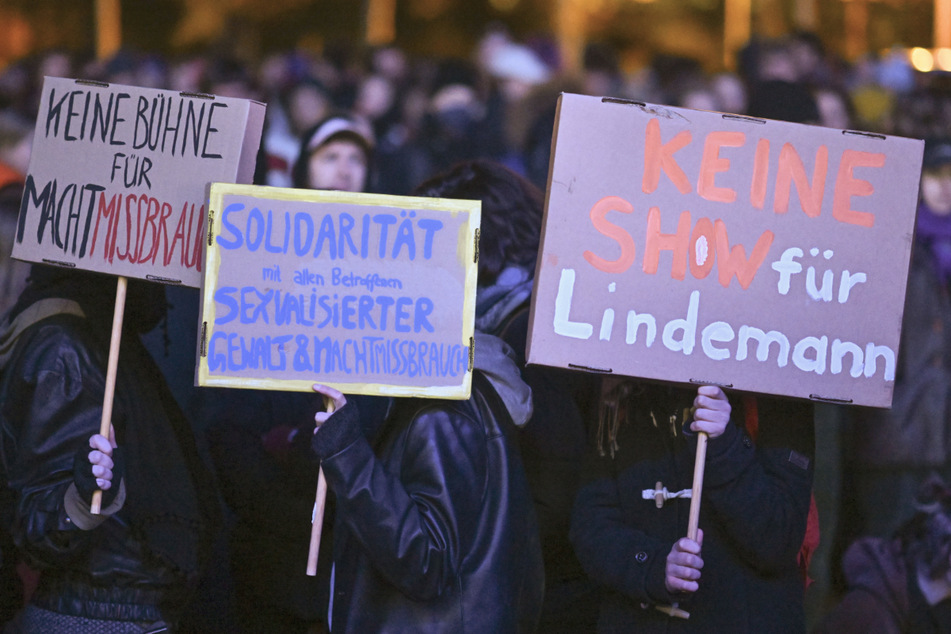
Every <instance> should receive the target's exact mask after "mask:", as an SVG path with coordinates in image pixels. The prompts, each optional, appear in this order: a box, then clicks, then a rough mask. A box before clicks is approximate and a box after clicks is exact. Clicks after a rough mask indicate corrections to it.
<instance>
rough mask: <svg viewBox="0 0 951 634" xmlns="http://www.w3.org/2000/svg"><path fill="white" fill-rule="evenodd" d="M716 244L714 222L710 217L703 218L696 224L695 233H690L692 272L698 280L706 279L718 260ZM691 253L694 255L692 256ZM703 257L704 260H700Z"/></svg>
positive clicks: (689, 254)
mask: <svg viewBox="0 0 951 634" xmlns="http://www.w3.org/2000/svg"><path fill="white" fill-rule="evenodd" d="M701 240H702V242H701ZM698 242H699V243H700V244H699V245H698V244H697V243H698ZM716 244H717V243H716V237H715V235H714V231H713V222H712V221H711V220H710V219H709V218H701V219H700V220H698V221H697V224H696V225H694V227H693V233H691V234H690V252H689V253H688V259H689V260H690V274H691V275H693V276H694V277H695V278H697V279H698V280H702V279H704V278H705V277H706V276H708V275H710V271H711V270H713V262H714V260H716V256H715V254H716V248H717V247H716ZM691 255H692V257H690V256H691ZM701 258H702V259H703V261H702V262H698V260H700V259H701Z"/></svg>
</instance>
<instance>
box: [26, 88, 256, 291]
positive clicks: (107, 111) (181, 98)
mask: <svg viewBox="0 0 951 634" xmlns="http://www.w3.org/2000/svg"><path fill="white" fill-rule="evenodd" d="M264 110H265V107H264V104H261V103H257V102H253V101H249V100H246V99H234V98H225V97H215V96H211V95H189V94H185V93H177V92H174V91H169V90H156V89H151V88H140V87H133V86H122V85H118V84H111V85H110V84H104V83H101V82H88V81H83V80H74V79H63V78H57V77H46V78H45V79H44V82H43V94H42V99H41V101H40V107H39V112H38V115H37V124H36V134H35V137H34V140H33V151H32V154H31V157H30V170H29V174H28V175H27V181H26V189H25V193H24V196H23V200H22V203H21V206H20V216H19V224H18V229H17V239H16V242H15V244H14V247H13V257H15V258H18V259H21V260H27V261H30V262H47V263H50V264H58V265H61V266H70V267H76V268H79V269H84V270H90V271H99V272H106V273H112V274H115V275H122V276H126V277H136V278H142V279H151V280H156V281H162V282H166V283H174V284H183V285H186V286H195V287H197V286H199V285H200V283H201V267H202V266H203V264H204V252H203V244H204V235H205V227H204V218H205V216H206V214H205V205H206V201H207V196H208V185H209V184H210V183H211V182H215V181H223V182H239V183H250V182H251V179H252V176H253V174H254V162H255V156H256V154H257V150H258V147H259V145H260V139H261V129H262V126H263V124H264Z"/></svg>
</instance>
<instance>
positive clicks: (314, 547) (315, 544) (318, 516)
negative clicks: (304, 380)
mask: <svg viewBox="0 0 951 634" xmlns="http://www.w3.org/2000/svg"><path fill="white" fill-rule="evenodd" d="M324 404H325V405H326V406H327V411H328V412H333V411H334V403H333V401H332V400H330V399H328V398H325V399H324ZM326 503H327V478H325V477H324V468H323V467H321V468H320V471H319V472H318V473H317V499H316V500H315V501H314V513H313V517H312V518H311V524H310V550H309V551H308V553H307V576H308V577H315V576H317V557H318V555H319V554H320V535H321V533H322V532H323V528H324V507H325V506H326Z"/></svg>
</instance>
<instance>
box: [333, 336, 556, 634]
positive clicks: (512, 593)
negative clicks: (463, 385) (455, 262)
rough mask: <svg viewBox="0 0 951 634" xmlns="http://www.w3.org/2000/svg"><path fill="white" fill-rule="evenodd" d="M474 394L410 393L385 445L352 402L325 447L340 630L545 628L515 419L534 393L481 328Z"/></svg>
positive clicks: (521, 418)
mask: <svg viewBox="0 0 951 634" xmlns="http://www.w3.org/2000/svg"><path fill="white" fill-rule="evenodd" d="M475 349H476V353H475V359H476V363H477V366H476V371H475V372H474V375H473V390H472V396H471V398H469V399H468V400H465V401H447V400H439V401H436V400H422V401H420V400H413V399H399V400H398V403H397V405H396V406H395V408H394V410H393V412H392V413H391V415H390V417H389V418H388V419H387V421H386V422H385V423H384V424H383V426H382V428H381V429H380V430H379V431H378V432H373V431H372V430H368V432H369V433H370V435H371V437H372V438H373V442H372V444H371V443H370V442H368V441H367V439H366V437H365V436H364V435H363V434H362V433H361V430H359V429H358V428H357V426H358V423H357V418H356V417H355V416H349V417H347V416H346V415H344V414H345V411H346V410H347V407H344V408H343V409H342V410H341V411H340V412H338V413H336V414H334V416H332V417H331V418H330V420H329V421H328V422H327V423H325V424H324V425H323V426H321V428H320V429H319V430H318V432H317V434H316V436H315V441H314V448H315V451H317V453H318V455H319V456H321V458H322V465H323V469H324V473H325V474H326V477H327V483H328V486H329V488H330V489H331V490H332V491H333V493H334V494H335V496H336V522H335V526H334V542H335V543H334V574H335V577H334V594H333V599H332V600H333V607H332V622H331V630H332V631H334V632H359V633H361V634H363V633H365V632H414V633H434V632H446V633H453V634H464V633H466V632H472V633H477V634H484V633H486V632H493V633H506V632H532V631H534V628H535V625H536V623H537V621H538V616H539V610H540V607H541V601H542V593H543V586H544V580H543V569H542V560H541V548H540V545H539V540H538V529H537V526H536V522H535V516H534V512H533V509H532V499H531V495H530V493H529V490H528V485H527V483H526V480H525V475H524V473H523V471H522V465H521V462H520V459H519V455H518V451H517V449H516V447H517V444H516V441H515V440H514V438H513V435H514V432H515V425H518V424H522V423H524V422H525V421H526V420H527V419H528V418H529V416H530V415H531V395H530V391H529V390H528V388H527V386H526V385H525V384H524V383H522V382H521V380H520V379H519V378H518V370H517V368H516V367H515V365H514V363H512V361H511V359H510V358H508V357H507V356H505V354H503V350H504V344H503V343H502V342H501V340H499V339H497V338H495V337H488V336H484V335H479V336H477V338H476V344H475Z"/></svg>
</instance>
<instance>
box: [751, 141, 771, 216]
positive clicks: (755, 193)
mask: <svg viewBox="0 0 951 634" xmlns="http://www.w3.org/2000/svg"><path fill="white" fill-rule="evenodd" d="M768 179H769V139H760V140H759V141H757V143H756V154H754V155H753V182H752V183H750V203H751V204H752V205H753V206H754V207H756V208H757V209H762V208H763V206H764V205H765V204H766V182H767V180H768Z"/></svg>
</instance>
